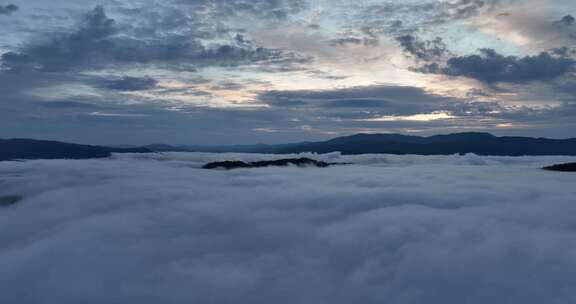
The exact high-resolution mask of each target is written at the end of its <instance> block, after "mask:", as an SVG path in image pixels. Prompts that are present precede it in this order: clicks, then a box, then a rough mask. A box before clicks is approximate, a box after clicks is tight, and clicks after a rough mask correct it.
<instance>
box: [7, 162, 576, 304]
mask: <svg viewBox="0 0 576 304" xmlns="http://www.w3.org/2000/svg"><path fill="white" fill-rule="evenodd" d="M275 157H278V156H267V155H240V154H226V155H221V154H218V155H216V154H187V153H183V154H178V153H174V154H162V155H151V156H150V155H122V156H115V157H114V158H113V159H109V160H81V161H67V160H55V161H30V162H4V163H1V164H0V176H1V179H0V184H1V185H2V186H1V187H0V196H2V197H6V196H22V197H23V198H24V199H23V200H22V201H20V202H19V203H17V204H15V205H12V206H8V207H2V208H0V227H1V229H0V244H1V245H0V302H2V303H23V304H28V303H160V302H161V303H315V304H321V303H331V304H332V303H336V304H337V303H390V304H397V303H418V304H427V303H429V304H432V303H434V304H436V303H469V304H476V303H478V304H485V303H523V304H529V303H538V304H540V303H572V302H574V301H576V291H574V288H573V285H574V282H576V261H575V260H574V254H576V240H575V239H574V219H573V214H574V213H575V212H576V205H574V197H575V196H576V190H575V188H574V182H575V181H576V176H575V175H572V174H559V173H551V172H546V171H542V170H539V167H541V166H543V165H547V164H551V163H556V162H565V161H575V160H576V159H575V158H567V157H523V158H507V157H477V156H473V155H467V156H434V157H424V156H388V155H370V156H340V155H339V154H329V155H322V156H313V157H315V158H318V159H323V160H328V161H330V162H350V163H353V164H352V165H346V166H336V167H331V168H326V169H316V168H304V169H300V168H282V169H279V168H264V169H253V170H249V169H247V170H244V169H241V170H233V171H210V170H202V169H199V167H200V166H201V165H202V164H204V163H205V162H208V161H212V160H221V159H243V160H256V159H271V158H275Z"/></svg>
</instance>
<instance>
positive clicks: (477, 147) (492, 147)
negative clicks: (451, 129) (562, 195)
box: [276, 133, 576, 156]
mask: <svg viewBox="0 0 576 304" xmlns="http://www.w3.org/2000/svg"><path fill="white" fill-rule="evenodd" d="M335 151H340V152H342V153H343V154H366V153H383V154H420V155H451V154H467V153H474V154H477V155H500V156H523V155H576V139H546V138H530V137H496V136H494V135H492V134H489V133H457V134H450V135H437V136H430V137H419V136H404V135H398V134H358V135H353V136H347V137H339V138H335V139H332V140H329V141H325V142H316V143H308V144H301V145H297V146H293V147H288V148H285V149H279V150H278V151H276V152H277V153H301V152H316V153H329V152H335Z"/></svg>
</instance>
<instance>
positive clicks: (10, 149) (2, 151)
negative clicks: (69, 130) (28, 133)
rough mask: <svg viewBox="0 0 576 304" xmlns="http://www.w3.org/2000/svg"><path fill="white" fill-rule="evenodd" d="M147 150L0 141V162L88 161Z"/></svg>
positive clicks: (25, 140)
mask: <svg viewBox="0 0 576 304" xmlns="http://www.w3.org/2000/svg"><path fill="white" fill-rule="evenodd" d="M150 152H152V151H151V150H149V149H147V148H111V147H102V146H88V145H77V144H69V143H62V142H57V141H46V140H33V139H0V161H6V160H18V159H88V158H103V157H109V156H110V155H111V154H112V153H150Z"/></svg>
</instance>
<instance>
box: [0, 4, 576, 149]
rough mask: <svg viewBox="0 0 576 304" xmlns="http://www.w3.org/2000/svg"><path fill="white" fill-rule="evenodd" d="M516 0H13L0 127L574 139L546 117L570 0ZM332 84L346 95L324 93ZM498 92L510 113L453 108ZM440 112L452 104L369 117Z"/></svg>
mask: <svg viewBox="0 0 576 304" xmlns="http://www.w3.org/2000/svg"><path fill="white" fill-rule="evenodd" d="M523 3H524V4H523ZM526 3H527V2H525V1H524V2H522V3H520V2H519V1H515V0H498V1H496V0H494V1H487V0H484V1H482V0H474V1H471V0H458V1H448V2H438V1H428V0H418V1H409V2H402V3H398V2H397V1H366V2H363V3H357V2H354V1H346V0H339V1H333V2H330V3H328V2H326V1H308V0H282V1H276V0H274V1H272V0H257V1H241V0H234V1H220V0H218V1H204V0H170V1H165V2H163V3H162V4H158V3H155V2H152V1H148V0H137V1H131V2H120V1H103V2H101V3H100V4H101V6H95V5H94V3H93V2H91V1H86V0H79V1H75V2H74V3H71V2H69V1H51V2H38V1H31V0H22V2H18V3H17V4H18V7H20V9H19V10H18V14H13V16H11V17H10V18H0V35H3V37H5V39H3V41H2V42H0V66H1V69H0V80H2V81H1V82H0V91H1V92H2V97H3V98H2V101H1V103H0V107H1V109H2V111H1V112H0V118H1V119H0V125H2V127H3V128H1V129H0V130H1V131H0V136H2V137H14V136H20V137H49V138H54V139H61V140H72V141H77V140H78V139H80V140H85V141H88V142H89V141H95V142H99V143H107V142H105V141H104V140H105V139H104V138H101V137H97V136H96V137H95V136H94V135H93V134H98V133H99V132H98V131H99V129H101V127H102V125H106V126H108V127H109V128H110V129H111V130H120V129H122V131H121V132H120V131H119V133H117V135H114V136H112V137H114V139H110V141H111V142H112V143H117V142H118V141H120V136H119V134H123V136H126V138H130V139H134V138H137V137H138V136H129V135H130V134H134V133H135V130H136V129H139V128H137V127H136V126H140V127H144V128H145V129H148V130H150V132H149V133H146V137H142V139H141V141H140V140H139V141H138V143H144V142H156V141H159V140H164V139H170V140H171V141H176V142H175V143H191V141H194V142H197V143H208V144H210V143H212V144H223V143H227V142H229V141H230V139H232V140H235V139H241V140H242V142H234V143H254V142H258V141H266V142H271V141H273V142H286V141H300V140H313V139H322V138H326V137H329V136H334V135H344V134H350V133H355V132H362V131H370V132H376V131H381V132H382V131H388V132H404V133H406V132H415V133H434V132H444V131H447V130H470V129H473V130H480V129H481V130H482V131H492V132H495V133H499V134H511V133H514V132H517V133H522V134H524V135H537V136H552V137H564V136H573V134H570V133H569V132H568V131H566V130H569V129H570V127H571V126H572V125H571V124H570V123H567V121H565V120H558V119H555V118H556V117H557V116H558V115H560V114H558V113H559V112H560V111H564V110H566V111H567V112H564V114H562V115H560V116H562V117H571V114H570V113H572V112H570V111H569V109H571V108H572V104H573V102H574V100H575V99H574V97H575V96H576V93H574V92H570V90H566V89H565V88H566V87H569V85H568V84H570V83H572V82H574V79H575V76H574V74H575V72H574V62H575V61H576V52H575V50H574V41H576V40H574V37H575V35H576V32H575V30H576V28H575V27H574V24H573V22H572V21H571V20H572V19H573V18H571V17H572V16H573V12H572V9H576V7H574V4H572V3H571V2H563V1H561V3H560V2H558V3H542V2H537V1H533V0H530V2H529V3H530V4H529V5H526ZM7 7H8V4H6V5H4V6H3V8H5V9H6V8H7ZM521 8H522V9H521ZM477 50H480V51H477ZM421 72H425V73H421ZM455 76H458V77H455ZM386 87H388V88H387V89H383V88H386ZM399 87H404V88H405V89H403V90H400V92H399V93H393V91H394V90H399V89H398V88H399ZM375 88H378V89H375ZM361 90H366V92H360V91H361ZM374 90H385V91H386V92H382V95H379V96H370V95H371V94H373V93H374ZM328 92H331V93H330V94H334V95H335V94H341V95H340V96H334V97H325V96H323V97H320V96H321V95H322V94H324V95H325V94H328ZM350 92H353V94H352V95H353V96H350V94H351V93H350ZM414 92H421V93H414ZM422 92H423V93H422ZM468 92H483V94H482V95H470V94H468ZM273 95H275V96H273ZM292 95H294V98H293V97H292ZM424 95H425V96H424ZM483 102H485V103H486V104H485V105H482V106H480V103H483ZM494 104H498V107H497V108H500V109H506V110H505V111H503V112H502V113H496V111H492V112H491V113H487V114H485V115H488V117H486V116H482V115H471V114H469V113H466V112H464V111H460V110H457V109H463V108H470V107H471V105H479V106H477V107H476V106H475V108H487V107H488V108H493V106H492V105H494ZM67 105H69V106H67ZM72 105H75V106H72ZM78 105H90V107H93V108H92V109H90V107H82V106H78ZM551 107H554V109H553V110H552V109H550V108H551ZM96 108H97V109H98V110H97V111H96V110H94V109H96ZM103 109H106V111H103ZM435 112H446V113H448V112H449V113H451V115H452V116H455V115H453V114H455V113H459V116H455V117H454V119H444V120H438V121H435V122H422V121H418V122H412V124H411V122H410V120H400V121H394V122H392V121H388V122H384V121H380V122H378V123H377V122H376V121H372V122H371V123H368V120H370V119H374V118H378V117H410V116H412V117H415V116H414V115H429V114H430V113H435ZM512 112H513V114H514V115H511V113H512ZM94 113H108V114H114V115H116V116H101V115H94ZM472 113H478V111H472ZM519 113H521V114H522V115H518V114H519ZM528 113H530V114H528ZM534 113H537V114H534ZM551 113H553V114H551ZM135 114H137V115H139V116H134V115H135ZM528 116H529V117H530V119H529V121H527V119H525V117H528ZM535 116H538V118H535ZM111 117H115V119H114V120H111ZM136 117H139V118H136ZM418 117H423V116H418ZM486 118H488V120H486ZM99 119H101V120H102V121H98V120H99ZM367 119H368V120H367ZM519 120H521V121H519ZM210 121H219V122H222V123H218V124H210V123H208V122H210ZM535 121H539V123H538V124H536V123H535ZM225 122H229V124H230V125H226V123H225ZM22 124H24V125H25V127H23V128H16V126H17V125H22ZM96 125H98V128H96ZM512 125H514V126H516V127H514V128H511V127H509V126H512ZM129 126H134V129H133V128H131V127H129ZM160 126H162V127H160ZM498 126H500V127H498ZM503 126H508V127H506V128H503ZM74 130H76V133H74ZM154 130H156V131H154ZM182 130H186V132H182ZM254 130H274V131H275V133H274V136H273V137H272V136H264V134H261V132H255V131H254ZM551 130H554V131H551ZM557 130H561V131H562V130H563V131H562V132H560V133H558V132H557ZM276 131H280V132H276ZM230 132H232V133H230ZM177 133H178V134H181V135H180V136H177V135H176V134H177ZM86 134H90V135H89V136H86ZM111 134H115V133H113V132H111ZM184 134H188V135H187V136H186V135H184ZM268 135H270V134H268ZM108 136H111V135H110V134H108Z"/></svg>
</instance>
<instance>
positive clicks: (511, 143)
mask: <svg viewBox="0 0 576 304" xmlns="http://www.w3.org/2000/svg"><path fill="white" fill-rule="evenodd" d="M151 152H213V153H224V152H237V153H269V154H289V153H302V152H315V153H329V152H341V153H342V154H375V153H381V154H400V155H404V154H419V155H451V154H467V153H474V154H477V155H495V156H523V155H534V156H536V155H572V156H576V138H572V139H547V138H531V137H509V136H505V137H497V136H494V135H492V134H489V133H474V132H471V133H456V134H449V135H436V136H430V137H420V136H406V135H399V134H357V135H352V136H345V137H338V138H334V139H332V140H328V141H322V142H302V143H293V144H281V145H264V144H259V145H236V146H233V145H231V146H170V145H163V144H162V145H161V144H155V145H149V146H145V147H134V148H128V147H104V146H89V145H78V144H70V143H62V142H57V141H43V140H32V139H7V140H0V161H3V160H14V159H86V158H103V157H109V156H110V155H111V154H112V153H151Z"/></svg>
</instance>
